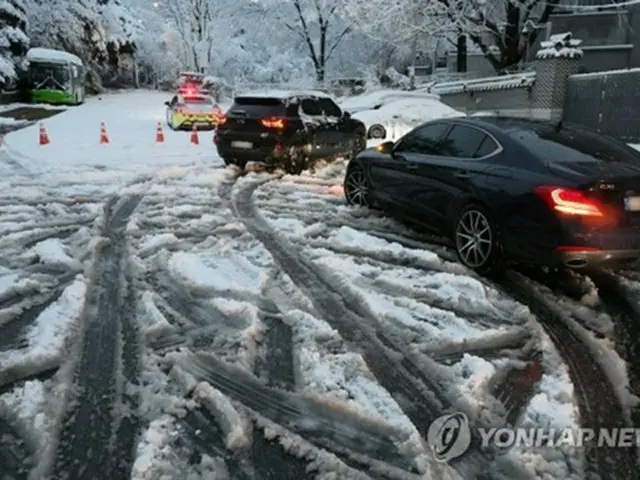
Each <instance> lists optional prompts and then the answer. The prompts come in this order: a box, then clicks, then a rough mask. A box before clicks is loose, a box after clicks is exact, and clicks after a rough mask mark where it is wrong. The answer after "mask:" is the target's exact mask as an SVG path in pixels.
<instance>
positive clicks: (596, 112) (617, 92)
mask: <svg viewBox="0 0 640 480" xmlns="http://www.w3.org/2000/svg"><path fill="white" fill-rule="evenodd" d="M639 109H640V69H633V70H623V71H617V72H616V71H613V72H600V73H589V74H582V75H572V76H571V77H569V79H568V89H567V97H566V100H565V105H564V119H565V120H566V121H567V122H573V123H578V124H581V125H585V126H588V127H590V128H593V129H595V130H597V131H599V132H602V133H605V134H608V135H612V136H615V137H617V138H620V139H621V140H624V141H626V142H634V143H637V142H640V128H638V111H639Z"/></svg>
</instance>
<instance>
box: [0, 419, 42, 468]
mask: <svg viewBox="0 0 640 480" xmlns="http://www.w3.org/2000/svg"><path fill="white" fill-rule="evenodd" d="M33 454H34V452H32V451H31V449H30V448H29V446H28V445H27V444H26V442H25V441H24V440H23V439H22V437H21V436H20V434H19V433H18V431H17V430H16V429H15V428H13V426H12V425H11V423H10V422H8V421H7V419H4V418H2V417H0V479H2V480H28V479H29V475H30V472H31V469H32V468H33V457H32V455H33Z"/></svg>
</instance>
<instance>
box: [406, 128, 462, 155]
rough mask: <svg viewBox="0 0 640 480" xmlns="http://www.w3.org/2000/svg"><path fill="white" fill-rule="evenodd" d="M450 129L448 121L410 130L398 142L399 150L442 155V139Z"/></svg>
mask: <svg viewBox="0 0 640 480" xmlns="http://www.w3.org/2000/svg"><path fill="white" fill-rule="evenodd" d="M448 129H449V125H447V124H446V123H435V124H431V125H425V126H424V127H418V128H417V129H416V130H414V131H412V132H409V133H408V134H407V136H406V137H404V138H403V139H402V140H401V141H400V143H399V144H398V146H397V148H396V150H397V151H398V152H407V153H422V154H424V155H441V151H440V140H441V139H442V136H443V135H444V134H445V133H446V132H447V130H448Z"/></svg>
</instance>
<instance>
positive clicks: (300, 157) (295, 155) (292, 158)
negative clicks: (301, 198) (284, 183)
mask: <svg viewBox="0 0 640 480" xmlns="http://www.w3.org/2000/svg"><path fill="white" fill-rule="evenodd" d="M308 167H309V157H308V156H307V155H305V154H304V153H303V152H302V149H301V148H299V147H291V148H290V149H289V154H288V155H287V159H286V161H285V165H284V170H285V172H287V173H288V174H289V175H300V174H301V173H302V172H304V171H305V170H306V169H307V168H308Z"/></svg>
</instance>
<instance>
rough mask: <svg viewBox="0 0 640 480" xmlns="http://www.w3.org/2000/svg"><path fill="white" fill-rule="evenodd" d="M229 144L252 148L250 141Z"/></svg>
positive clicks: (236, 146)
mask: <svg viewBox="0 0 640 480" xmlns="http://www.w3.org/2000/svg"><path fill="white" fill-rule="evenodd" d="M231 146H232V147H233V148H253V143H251V142H231Z"/></svg>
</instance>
